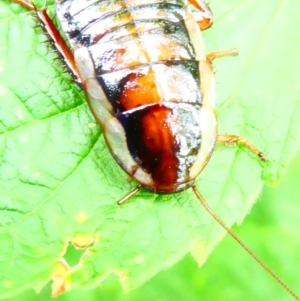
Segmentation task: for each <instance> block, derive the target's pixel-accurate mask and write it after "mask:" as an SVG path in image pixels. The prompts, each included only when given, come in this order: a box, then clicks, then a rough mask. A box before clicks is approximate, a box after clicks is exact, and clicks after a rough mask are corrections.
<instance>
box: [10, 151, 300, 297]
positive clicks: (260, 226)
mask: <svg viewBox="0 0 300 301" xmlns="http://www.w3.org/2000/svg"><path fill="white" fill-rule="evenodd" d="M299 171H300V153H299V154H298V156H297V157H296V158H295V159H294V160H293V162H292V164H291V166H290V169H289V170H288V172H287V174H286V175H285V177H284V178H283V181H282V182H281V184H280V185H279V187H278V188H270V187H265V188H264V190H263V193H262V196H261V198H260V200H258V202H257V203H256V205H255V206H254V208H253V209H252V212H251V214H250V215H248V217H247V218H246V220H245V222H244V223H243V224H242V226H240V227H235V232H236V233H238V235H239V236H240V237H241V238H242V240H243V241H244V242H245V243H246V244H247V245H248V246H250V247H251V248H252V249H253V250H254V251H255V253H256V254H258V255H259V257H261V258H262V259H263V260H264V261H265V262H266V263H267V264H268V265H269V266H271V267H272V268H273V269H274V270H275V271H276V272H277V273H278V275H280V277H282V278H283V279H284V280H285V281H286V282H287V283H288V284H289V285H290V286H291V287H292V288H293V289H295V290H298V293H299V294H300V285H299V283H300V272H299V267H300V235H299V223H298V221H299V218H300V212H299V205H298V202H299V200H300V189H299V188H300V179H299V176H300V172H299ZM78 257H80V252H78V251H75V250H69V254H68V261H69V262H70V263H72V262H76V261H77V260H78ZM50 295H51V287H50V284H48V285H47V286H46V287H45V288H44V289H43V290H42V291H41V292H40V294H36V293H35V292H33V291H32V290H28V291H26V292H24V293H22V294H20V295H18V296H16V297H14V298H11V299H9V300H11V301H22V300H37V301H39V300H43V301H47V300H51V298H50ZM7 300H8V299H7ZM56 300H57V301H67V300H87V301H88V300H115V301H118V300H122V301H133V300H143V301H150V300H151V301H154V300H155V301H167V300H172V301H174V300H184V301H194V300H214V301H218V300H230V301H240V300H244V301H246V300H249V301H250V300H251V301H253V300H256V301H257V300H264V301H265V300H268V301H270V300H280V301H283V300H292V298H291V297H290V296H288V295H287V293H285V291H284V290H283V289H282V288H281V287H279V285H278V284H276V283H275V281H274V280H273V279H271V278H270V277H269V276H268V275H267V273H266V272H264V271H263V270H262V269H261V268H260V267H259V266H258V265H257V264H256V263H255V262H254V261H253V260H252V259H251V258H250V257H249V256H248V255H247V254H246V253H245V252H244V251H243V250H242V249H241V247H239V246H238V245H236V243H235V242H233V241H232V239H231V238H230V237H226V238H225V239H224V240H223V241H222V242H221V244H220V245H219V246H218V247H217V248H216V249H215V251H214V252H213V254H212V255H211V256H210V258H209V259H208V261H207V262H206V263H205V264H204V266H203V267H202V268H201V269H199V268H198V267H197V264H196V262H195V261H194V260H193V259H192V258H191V256H190V255H187V256H186V257H185V258H184V259H182V260H181V261H179V262H178V263H177V264H176V265H175V266H173V267H172V268H170V269H168V270H165V271H162V272H160V273H159V274H158V275H157V276H156V277H154V278H153V279H152V280H151V281H149V282H147V283H146V284H144V285H143V286H142V287H140V288H138V289H136V290H134V291H132V292H129V293H127V294H124V293H123V291H122V288H121V286H120V284H119V283H118V279H117V277H116V276H110V277H109V278H108V279H106V280H105V281H104V283H103V284H102V285H101V286H99V288H97V289H95V290H91V291H72V292H70V293H66V294H64V295H61V296H59V297H58V298H57V299H56Z"/></svg>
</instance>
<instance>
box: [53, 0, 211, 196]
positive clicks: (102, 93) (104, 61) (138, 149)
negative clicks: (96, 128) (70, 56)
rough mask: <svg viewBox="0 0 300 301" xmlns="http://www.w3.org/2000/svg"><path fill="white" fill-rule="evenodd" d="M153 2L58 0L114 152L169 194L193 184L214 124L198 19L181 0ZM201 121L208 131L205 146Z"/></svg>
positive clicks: (91, 99) (92, 103)
mask: <svg viewBox="0 0 300 301" xmlns="http://www.w3.org/2000/svg"><path fill="white" fill-rule="evenodd" d="M157 2H158V1H147V3H145V2H144V3H143V2H142V1H131V2H130V1H127V2H126V1H114V2H112V1H104V2H103V1H102V2H99V1H83V0H80V1H79V0H78V1H70V0H69V1H58V3H57V14H58V16H59V19H60V21H61V23H62V27H63V29H64V31H65V33H66V35H67V37H68V39H69V41H70V44H71V46H72V47H73V49H74V56H75V61H76V63H77V67H78V69H79V73H80V75H81V80H82V82H83V85H84V86H85V90H86V92H87V98H88V102H89V105H90V107H91V109H92V111H93V113H94V116H95V118H96V119H97V120H98V121H99V123H100V124H101V126H102V128H103V132H104V136H105V138H106V141H107V144H108V147H109V148H110V150H111V152H112V154H113V156H114V157H115V159H116V160H117V161H118V163H119V164H120V166H121V167H122V168H123V169H124V170H125V171H126V172H127V173H128V174H129V175H131V176H132V177H134V178H135V179H136V180H138V181H139V182H140V183H141V184H142V185H143V186H145V187H146V188H148V189H151V190H154V191H157V192H166V193H168V192H174V191H180V190H183V189H186V188H187V187H189V186H190V185H191V184H192V183H193V182H194V178H195V177H196V175H197V174H198V173H199V172H200V171H201V170H202V168H203V166H204V165H205V163H206V161H207V160H208V158H207V157H209V156H210V152H211V149H212V147H213V144H214V141H215V136H214V134H215V124H216V121H215V115H214V112H213V110H207V108H204V107H203V105H204V104H203V103H202V102H203V95H202V93H201V92H200V86H201V76H200V73H201V71H200V62H199V61H200V59H203V57H204V54H203V53H202V52H203V49H202V48H201V47H202V43H201V42H202V40H201V36H199V35H200V31H199V29H198V28H197V24H196V22H195V21H194V20H193V18H192V15H191V13H190V12H189V10H188V9H187V8H186V7H185V6H184V5H183V3H182V2H180V1H168V3H165V2H162V3H157ZM196 29H197V30H198V31H197V30H196ZM197 32H198V36H197ZM207 112H208V113H207ZM201 118H202V119H203V118H206V119H208V121H211V128H212V130H211V131H212V133H213V137H212V138H211V137H210V138H209V139H208V142H205V141H204V144H203V139H204V140H207V139H206V133H205V134H204V135H203V120H202V121H201ZM206 121H207V120H206ZM206 121H205V122H206ZM202 145H204V146H205V149H204V150H203V153H204V152H206V154H205V155H203V154H200V153H201V146H202ZM199 160H200V161H201V162H200V161H199Z"/></svg>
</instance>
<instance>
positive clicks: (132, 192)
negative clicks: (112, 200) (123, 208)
mask: <svg viewBox="0 0 300 301" xmlns="http://www.w3.org/2000/svg"><path fill="white" fill-rule="evenodd" d="M141 189H142V185H138V186H136V187H135V188H134V189H133V190H132V191H130V192H129V193H128V194H126V195H125V196H124V197H123V198H121V199H120V200H118V201H117V204H118V205H122V204H124V203H125V202H127V201H128V200H129V199H130V198H131V197H132V196H134V195H135V194H137V193H138V192H139V191H140V190H141Z"/></svg>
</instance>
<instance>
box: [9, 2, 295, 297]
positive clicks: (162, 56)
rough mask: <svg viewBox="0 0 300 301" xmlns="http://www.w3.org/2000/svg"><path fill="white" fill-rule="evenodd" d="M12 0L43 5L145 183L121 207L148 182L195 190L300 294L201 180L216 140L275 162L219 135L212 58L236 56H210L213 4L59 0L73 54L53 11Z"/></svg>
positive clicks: (48, 24)
mask: <svg viewBox="0 0 300 301" xmlns="http://www.w3.org/2000/svg"><path fill="white" fill-rule="evenodd" d="M11 1H14V2H17V3H19V4H21V5H23V6H24V7H26V8H28V9H30V10H32V11H35V13H36V15H37V17H38V19H39V20H40V22H41V24H42V26H43V27H44V29H45V31H46V32H47V33H48V35H49V36H50V38H51V40H52V42H53V44H54V46H55V48H56V49H57V50H58V52H59V53H60V54H61V55H62V57H63V58H64V60H65V62H66V64H67V66H68V67H69V68H70V70H71V71H72V73H73V75H74V76H75V77H76V78H77V81H78V82H81V84H82V85H83V87H84V90H85V91H86V94H87V99H88V102H89V106H90V108H91V110H92V112H93V114H94V116H95V118H96V120H97V121H98V122H99V123H100V124H101V126H102V129H103V133H104V136H105V139H106V142H107V146H108V147H109V149H110V151H111V153H112V155H113V156H114V157H115V159H116V160H117V162H118V163H119V165H120V166H121V167H122V168H123V169H124V170H125V171H126V172H127V173H128V174H129V175H130V176H131V177H132V178H134V179H136V180H137V181H138V182H139V183H140V185H138V186H137V187H136V189H134V190H133V191H131V192H130V193H129V194H128V195H127V196H125V197H124V198H123V199H121V200H119V202H118V204H121V203H123V202H125V201H126V200H128V199H129V198H130V197H131V196H132V195H134V194H135V193H136V192H138V191H139V190H140V188H141V187H145V188H147V189H149V190H152V191H154V192H158V193H173V192H178V191H181V190H184V189H187V188H189V187H192V189H193V191H194V193H195V196H196V197H197V198H198V200H199V201H200V202H201V203H202V205H203V206H204V208H205V209H206V210H207V212H208V213H209V214H210V215H211V216H212V217H213V218H214V219H215V220H216V221H217V222H218V223H219V224H220V225H221V226H222V227H223V228H224V229H225V230H226V231H227V232H228V233H229V234H230V235H231V236H232V237H233V238H234V239H235V240H236V241H237V242H238V243H239V244H240V245H241V246H242V247H243V248H244V250H246V251H247V252H248V253H249V254H250V255H251V256H252V258H253V259H254V260H256V262H257V263H258V264H260V265H261V266H262V267H263V268H264V269H265V270H266V271H267V272H268V273H269V274H270V275H271V276H272V277H273V278H274V279H275V280H276V281H277V282H278V283H279V284H280V285H281V286H282V287H283V288H284V289H285V290H286V291H287V292H288V293H289V294H290V295H291V296H293V297H294V299H295V300H300V298H299V297H298V296H297V295H296V294H295V293H294V292H293V291H292V290H291V289H290V288H289V287H288V286H287V285H286V284H285V283H284V282H283V281H282V280H281V279H280V278H279V277H278V276H277V275H276V274H275V273H274V272H273V271H272V270H271V269H270V268H269V267H268V266H266V265H265V264H264V263H263V262H262V261H261V260H260V259H259V258H258V257H257V256H256V255H255V254H254V253H253V252H252V251H251V250H249V248H248V247H247V246H245V245H244V244H243V242H242V241H241V240H240V239H239V238H238V237H237V236H236V235H235V234H234V232H233V231H232V230H231V229H230V228H229V227H228V226H227V225H226V224H225V223H224V222H223V221H222V220H221V219H220V218H219V217H218V216H217V215H216V214H215V213H214V212H213V210H212V209H211V208H210V207H209V205H208V204H207V203H206V202H205V201H204V199H203V197H202V196H201V194H200V193H199V191H198V190H197V188H196V186H195V185H194V184H193V183H194V180H195V178H196V177H197V175H198V174H199V173H200V172H201V170H202V169H203V168H204V167H205V165H206V163H207V162H208V160H209V158H210V156H211V154H212V152H213V149H214V145H215V142H216V141H217V142H221V143H237V142H239V143H241V144H243V145H244V146H246V147H247V148H248V149H249V150H251V151H252V152H253V153H255V154H256V155H257V156H258V157H259V158H260V159H262V160H266V156H265V155H264V154H263V153H262V152H260V151H259V150H258V149H257V148H256V147H254V146H253V145H252V144H251V143H249V142H248V141H247V140H245V139H244V138H241V137H238V136H235V135H217V121H216V115H215V112H214V99H215V95H214V77H213V72H212V67H211V61H212V60H213V59H214V58H215V57H218V56H223V55H227V54H234V53H235V52H233V51H225V52H217V53H211V54H209V55H207V56H206V55H205V51H204V47H203V42H202V38H201V31H200V28H199V27H201V29H205V28H207V27H209V26H210V24H211V18H210V11H209V9H208V7H207V6H206V4H205V3H204V2H203V1H202V0H190V2H192V3H189V6H190V5H191V4H193V6H194V9H193V12H191V11H190V9H189V7H188V5H187V3H183V2H180V0H168V1H163V0H123V1H97V0H64V1H62V0H60V1H58V0H57V1H56V9H57V15H58V18H59V20H60V22H61V25H62V28H63V30H64V32H65V33H66V35H67V38H68V40H69V42H70V44H71V46H72V51H70V49H69V48H68V47H67V45H66V43H65V41H64V39H63V38H62V37H61V36H60V34H59V32H58V30H57V29H56V28H55V26H54V24H53V22H52V20H51V18H50V17H49V16H48V14H47V12H46V9H38V8H37V7H36V6H35V5H34V4H32V3H31V2H28V1H27V0H11ZM142 1H146V2H142ZM195 9H198V11H197V10H196V11H195ZM195 17H196V18H195Z"/></svg>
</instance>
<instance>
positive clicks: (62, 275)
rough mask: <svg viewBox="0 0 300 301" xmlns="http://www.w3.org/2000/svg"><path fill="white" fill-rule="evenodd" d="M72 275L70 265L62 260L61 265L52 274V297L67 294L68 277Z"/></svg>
mask: <svg viewBox="0 0 300 301" xmlns="http://www.w3.org/2000/svg"><path fill="white" fill-rule="evenodd" d="M70 273H71V268H70V267H69V266H68V264H67V263H66V262H65V261H64V260H61V261H60V262H59V264H58V265H57V266H56V269H55V270H54V272H53V274H52V281H53V282H52V297H53V298H55V297H57V296H58V295H60V294H62V293H64V292H66V291H67V290H68V287H67V281H66V279H67V277H68V276H69V274H70Z"/></svg>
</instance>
